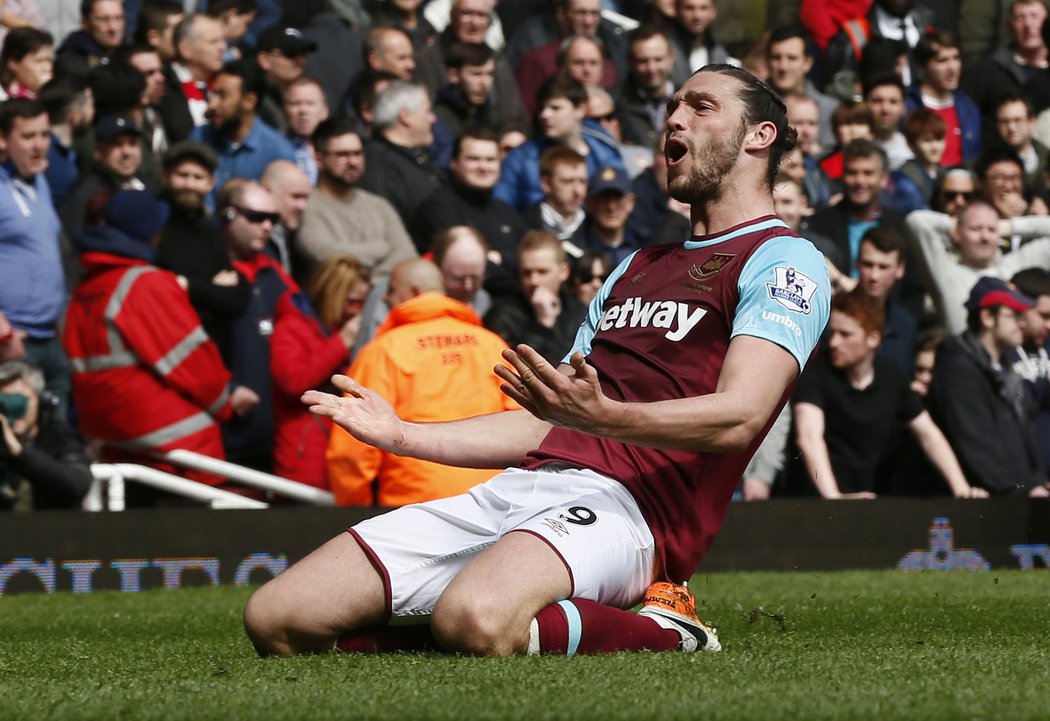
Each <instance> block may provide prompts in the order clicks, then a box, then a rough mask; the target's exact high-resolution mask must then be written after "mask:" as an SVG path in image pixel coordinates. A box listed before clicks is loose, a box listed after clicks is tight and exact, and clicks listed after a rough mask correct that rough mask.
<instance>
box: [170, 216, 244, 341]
mask: <svg viewBox="0 0 1050 721" xmlns="http://www.w3.org/2000/svg"><path fill="white" fill-rule="evenodd" d="M157 265H159V266H160V267H161V268H165V269H167V270H170V271H171V272H172V273H175V274H176V275H181V276H184V277H185V278H186V280H187V282H188V283H189V294H190V304H191V305H192V306H193V309H194V310H196V311H197V315H199V316H200V319H201V325H202V326H203V327H204V330H205V332H206V333H207V334H208V337H209V338H211V339H212V342H214V343H215V345H216V346H217V347H218V349H219V353H220V354H221V355H222V357H223V358H229V352H230V332H231V331H230V324H231V323H232V322H233V321H234V320H235V319H237V318H240V317H241V316H242V315H244V312H245V311H246V310H247V309H248V302H249V300H250V299H251V294H252V288H251V284H250V283H249V282H248V280H247V279H246V278H245V277H244V276H243V275H240V274H238V278H237V285H235V286H220V285H215V284H214V283H212V278H214V277H215V274H216V273H218V272H219V271H223V270H233V266H232V265H231V264H230V257H229V255H228V254H227V252H226V248H225V245H224V243H223V241H222V237H221V236H220V235H219V231H218V230H216V228H215V226H214V225H213V224H212V221H211V219H210V218H209V217H208V216H207V215H205V214H204V212H203V211H201V210H188V209H186V208H181V207H179V206H178V205H175V204H174V203H172V204H171V215H170V216H169V217H168V223H167V225H165V226H164V230H163V231H161V236H160V244H159V245H158V246H157Z"/></svg>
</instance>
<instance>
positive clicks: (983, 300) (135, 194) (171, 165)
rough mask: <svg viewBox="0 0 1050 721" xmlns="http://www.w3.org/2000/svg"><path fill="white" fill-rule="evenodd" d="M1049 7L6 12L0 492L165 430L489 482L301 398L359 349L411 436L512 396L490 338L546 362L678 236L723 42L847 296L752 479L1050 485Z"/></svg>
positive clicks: (372, 0) (190, 438)
mask: <svg viewBox="0 0 1050 721" xmlns="http://www.w3.org/2000/svg"><path fill="white" fill-rule="evenodd" d="M75 6H76V7H75ZM1047 16H1048V10H1047V5H1046V3H1045V2H1044V1H1043V0H993V1H989V0H791V1H788V2H784V3H749V2H748V3H732V4H730V3H726V2H724V1H723V3H722V5H721V7H720V6H719V4H718V2H716V0H529V1H527V2H526V1H525V0H521V1H514V0H501V1H500V2H499V3H496V2H495V0H295V2H292V1H291V0H208V1H207V2H205V1H203V0H123V1H122V0H81V2H79V5H78V6H77V4H76V3H72V2H69V1H68V0H17V1H15V0H8V2H6V3H0V153H2V160H3V163H2V165H0V440H2V443H0V507H18V508H53V507H63V506H64V507H70V506H76V505H77V504H78V503H79V499H80V497H81V496H82V495H83V493H84V492H85V491H86V489H87V485H88V480H87V476H86V475H85V469H86V465H87V462H88V458H89V457H90V458H94V459H96V460H134V461H135V462H140V463H146V464H149V465H153V466H157V467H161V468H165V469H168V470H171V468H170V467H168V466H165V465H164V463H163V462H162V461H161V460H158V458H157V457H156V456H157V454H158V453H162V452H164V451H168V450H173V449H189V450H194V451H198V452H201V453H204V454H207V455H210V456H214V457H217V458H225V459H228V460H231V461H233V462H236V463H239V464H242V465H245V466H248V467H250V468H254V469H258V470H263V471H269V472H275V473H277V474H279V475H282V476H285V477H288V478H292V479H294V480H298V481H300V482H303V483H308V484H310V485H314V486H318V487H321V488H327V489H332V490H334V491H335V493H336V497H337V499H338V500H339V502H341V503H349V504H370V503H379V504H382V505H396V504H400V503H404V502H409V501H413V500H425V499H428V498H433V497H436V496H440V495H445V494H447V493H454V492H458V491H459V490H461V486H462V483H466V482H472V481H473V480H476V479H479V478H482V477H484V476H485V473H486V472H484V471H472V472H471V475H470V476H469V477H468V476H461V477H459V479H458V480H454V476H453V475H452V474H449V473H448V470H447V469H444V468H440V467H433V468H430V467H427V466H420V465H419V464H408V463H406V462H404V461H403V460H401V459H397V458H395V457H390V458H387V457H385V456H384V455H383V454H378V452H374V451H373V450H372V449H368V448H366V447H364V446H363V445H362V444H360V443H358V442H356V441H354V440H353V439H351V438H350V437H349V436H347V435H346V434H343V433H341V432H338V433H335V434H332V433H331V426H330V424H326V423H324V422H321V421H320V420H319V419H316V418H313V417H311V416H310V415H309V414H308V412H307V411H306V409H304V408H303V407H302V406H301V404H300V403H299V401H298V397H299V395H300V394H301V393H302V392H304V391H305V390H307V389H309V388H314V387H321V386H324V385H325V384H326V383H327V379H328V378H329V377H330V376H331V375H332V374H333V373H339V372H345V371H346V370H347V369H350V370H351V372H352V373H353V374H354V375H356V376H358V377H359V378H360V379H363V380H364V382H365V385H370V386H373V387H375V388H376V389H377V390H378V391H379V392H380V395H381V396H382V397H383V398H384V399H385V400H386V402H389V403H390V404H391V405H393V406H394V407H395V409H397V410H398V411H399V412H400V413H401V414H402V415H404V416H405V417H406V418H409V419H410V420H420V421H426V420H442V419H446V418H451V417H453V416H454V415H455V414H457V413H478V412H486V411H490V410H491V411H496V410H500V409H502V408H506V407H508V405H512V402H511V401H509V400H508V399H506V398H505V397H504V396H502V395H501V394H500V393H499V391H498V383H496V381H495V377H494V376H492V377H490V375H489V374H488V373H487V372H486V371H485V369H486V368H487V367H490V366H491V365H493V364H495V363H496V362H498V359H499V351H500V350H501V349H502V348H503V347H506V345H508V344H509V345H514V344H517V343H523V342H524V343H529V344H530V345H532V346H533V347H535V348H536V349H537V350H538V351H539V352H540V353H541V354H542V355H544V357H546V358H547V359H548V360H550V361H551V362H554V363H557V362H559V361H560V360H561V359H562V357H563V356H564V354H565V352H566V351H567V349H568V348H569V347H570V344H571V341H572V338H573V337H574V334H575V329H576V328H577V327H578V325H579V324H580V322H581V321H582V319H583V318H584V317H585V314H586V312H587V304H588V303H589V302H590V301H591V300H592V299H593V298H594V297H595V296H596V294H597V293H598V290H599V288H600V287H601V283H602V281H604V280H605V279H606V278H607V277H609V276H610V274H611V273H612V272H613V269H614V268H615V267H616V266H617V265H618V264H619V263H621V262H622V261H623V260H624V259H626V258H628V257H630V255H631V253H632V252H633V251H634V250H636V249H638V248H641V247H644V246H647V245H653V244H661V243H681V242H683V241H685V240H687V239H688V238H689V237H690V234H691V232H692V224H691V221H690V218H689V208H688V207H683V206H682V205H681V204H679V203H677V202H675V201H673V200H672V199H670V198H669V197H668V196H667V194H666V166H665V159H664V154H663V139H664V138H663V129H664V125H665V121H666V105H667V101H668V99H669V98H670V96H671V95H672V93H673V91H674V89H675V87H676V86H677V85H678V84H680V83H681V82H682V81H683V80H684V79H685V78H687V77H688V76H689V74H690V73H691V72H692V71H694V70H695V69H696V68H698V67H701V66H703V65H705V64H709V63H730V64H733V65H742V66H743V67H745V68H746V69H748V70H749V71H751V72H752V73H754V74H756V75H758V76H759V77H761V78H763V79H765V80H767V81H768V83H769V84H770V86H771V87H772V88H773V89H774V90H775V91H776V92H777V93H778V94H779V95H780V96H781V97H782V98H783V100H784V102H785V104H786V106H787V109H788V115H789V119H790V122H791V123H792V125H793V126H794V127H795V128H796V129H797V130H798V135H799V137H798V146H797V148H796V149H795V150H794V151H793V152H791V153H790V154H788V155H787V156H786V157H785V159H784V163H783V165H782V167H781V172H780V174H779V175H778V176H777V178H776V180H775V188H774V197H775V200H776V208H777V213H778V215H779V216H780V217H781V218H782V219H783V221H784V222H785V223H787V224H788V225H789V226H790V227H791V228H792V229H794V230H796V231H797V232H798V233H799V234H800V235H802V236H803V237H805V238H807V239H808V240H809V241H811V242H812V243H813V244H814V245H816V246H817V248H818V249H820V250H821V251H822V252H823V253H824V255H825V259H826V261H827V265H828V271H829V274H830V276H831V279H832V283H833V288H834V290H835V298H834V299H833V312H832V317H831V323H830V324H829V328H828V332H827V335H826V342H825V343H824V344H823V348H822V350H821V351H820V357H819V358H818V359H816V361H815V362H814V363H812V364H811V366H810V367H809V368H808V369H807V371H806V372H805V373H804V374H803V377H802V379H801V381H800V384H799V386H798V389H797V392H796V395H795V397H794V398H793V399H792V403H791V405H790V406H789V407H788V408H786V409H785V411H784V412H783V413H782V414H781V415H780V416H779V417H778V418H777V419H776V421H775V423H774V430H773V432H771V433H770V434H769V436H768V438H767V439H766V441H765V443H764V444H763V446H762V447H761V448H760V449H759V452H758V454H757V455H756V457H755V459H754V461H753V462H752V464H751V465H750V466H749V467H748V469H747V471H746V472H745V476H744V478H743V479H741V490H740V494H739V495H740V497H741V498H743V499H745V500H761V499H764V498H769V497H770V496H771V495H791V494H799V495H821V496H823V497H827V498H873V497H876V496H880V495H937V494H940V495H949V494H951V495H955V496H957V497H967V498H976V497H985V496H988V495H990V494H991V495H1011V494H1013V495H1030V496H1047V495H1050V484H1048V475H1047V468H1048V467H1050V354H1048V351H1047V343H1048V339H1047V338H1048V331H1050V168H1048V167H1047V161H1048V157H1050V150H1048V148H1050V52H1048V45H1050V21H1048V20H1047ZM60 459H64V460H65V461H66V462H65V463H59V462H56V461H58V460H60ZM189 476H190V477H191V478H193V479H194V480H198V481H200V482H204V483H209V484H213V485H215V484H222V485H226V484H227V482H226V480H225V479H223V478H220V477H217V476H214V475H211V474H208V473H190V474H189ZM457 484H458V485H457ZM141 501H142V502H143V503H149V502H153V501H156V498H153V499H151V498H148V497H143V499H141Z"/></svg>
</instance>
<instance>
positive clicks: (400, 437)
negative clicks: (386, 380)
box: [300, 375, 405, 453]
mask: <svg viewBox="0 0 1050 721" xmlns="http://www.w3.org/2000/svg"><path fill="white" fill-rule="evenodd" d="M332 383H333V384H334V385H335V387H336V388H338V389H339V390H341V391H343V392H344V393H345V394H346V395H343V396H337V395H333V394H332V393H324V392H322V391H307V392H306V393H303V395H302V398H301V399H300V400H302V402H303V403H305V404H306V405H308V406H309V407H310V412H311V413H314V414H316V415H319V416H325V417H327V418H331V419H332V421H333V422H334V423H335V424H336V425H337V426H339V427H340V428H342V429H344V430H345V431H347V432H348V433H349V434H350V435H352V436H353V437H354V438H356V439H357V440H359V441H361V442H362V443H367V444H369V445H371V446H375V447H376V448H379V449H381V450H384V451H390V452H392V453H397V452H398V449H399V448H400V447H401V446H402V445H404V440H405V435H404V427H403V426H402V423H401V419H400V418H398V417H397V414H396V413H394V409H393V408H391V406H390V404H389V403H387V402H386V400H385V399H384V398H383V397H382V396H380V395H379V394H378V393H376V392H375V391H373V390H370V389H368V388H365V387H364V386H363V385H361V384H360V383H358V382H357V381H355V380H354V379H353V378H349V377H347V376H344V375H334V376H332Z"/></svg>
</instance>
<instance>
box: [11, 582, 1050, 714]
mask: <svg viewBox="0 0 1050 721" xmlns="http://www.w3.org/2000/svg"><path fill="white" fill-rule="evenodd" d="M691 586H692V588H693V590H694V591H695V592H696V594H697V596H698V598H699V599H700V601H699V602H700V605H701V615H702V616H704V617H706V618H709V619H710V620H711V621H712V622H714V623H715V624H716V625H717V626H718V627H719V630H720V635H721V637H722V640H723V645H724V647H725V650H724V652H723V653H721V654H703V655H699V654H696V655H685V654H677V653H666V654H614V655H609V656H604V657H576V658H507V659H477V658H465V657H456V656H441V655H426V654H418V655H416V654H405V655H387V656H363V655H338V654H330V655H325V656H313V657H302V658H293V659H259V658H257V657H256V656H255V655H254V652H253V651H252V650H251V648H250V646H249V644H248V642H247V641H246V640H245V638H244V636H243V634H242V631H241V625H240V613H241V609H242V607H243V604H244V601H245V599H246V598H247V596H248V594H249V592H250V591H249V589H244V588H232V587H222V588H194V589H183V590H178V591H148V592H143V593H139V594H120V593H116V592H102V593H94V594H90V595H82V596H77V595H72V594H61V593H60V594H55V595H50V596H48V595H42V594H26V595H19V596H7V597H3V598H0V719H33V720H35V719H45V718H54V719H428V718H433V719H457V720H459V719H529V720H530V721H532V720H536V719H587V720H588V721H598V720H601V719H647V718H653V719H661V720H666V719H704V720H707V719H761V720H763V721H764V720H766V719H807V720H808V719H879V720H880V721H882V720H885V719H951V720H952V721H955V720H957V719H1009V720H1014V719H1050V572H1048V571H1046V570H1043V569H1039V570H1034V571H1029V572H1021V571H993V572H991V573H977V574H965V573H923V574H906V573H901V572H897V571H885V572H839V573H823V574H809V573H747V574H743V573H740V574H736V573H725V574H710V575H700V576H697V577H695V578H694V579H693V582H692V584H691Z"/></svg>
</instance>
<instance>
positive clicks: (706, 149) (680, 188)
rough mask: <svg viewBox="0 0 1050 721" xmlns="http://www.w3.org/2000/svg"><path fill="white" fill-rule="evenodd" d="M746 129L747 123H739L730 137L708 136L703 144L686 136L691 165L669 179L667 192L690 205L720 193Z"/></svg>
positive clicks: (712, 197)
mask: <svg viewBox="0 0 1050 721" xmlns="http://www.w3.org/2000/svg"><path fill="white" fill-rule="evenodd" d="M746 133H747V126H746V125H744V124H743V123H741V124H740V127H739V128H738V129H737V131H736V132H735V133H734V134H733V136H732V137H730V138H725V139H721V140H719V139H712V140H708V141H707V142H705V143H704V144H703V145H697V144H696V143H695V142H693V140H692V139H690V140H688V141H687V142H688V144H689V156H690V158H691V159H692V163H691V165H692V168H691V170H690V172H689V175H687V176H685V177H684V178H683V177H676V178H671V179H670V180H669V181H668V183H667V192H668V195H670V196H671V197H672V198H674V199H675V200H677V201H679V202H682V203H688V204H689V205H694V204H701V203H705V202H708V201H712V200H718V199H719V198H720V197H722V191H723V189H724V187H723V184H724V180H725V177H726V176H727V175H728V174H729V171H731V170H732V169H733V166H734V165H736V161H737V159H738V158H739V157H740V148H741V147H742V146H743V144H744V136H745V135H746Z"/></svg>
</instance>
